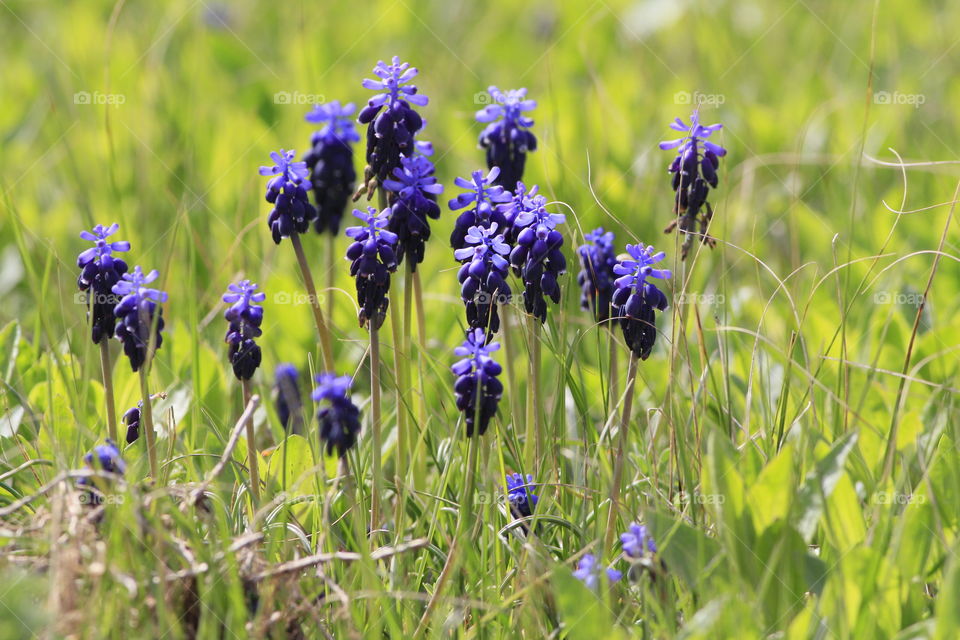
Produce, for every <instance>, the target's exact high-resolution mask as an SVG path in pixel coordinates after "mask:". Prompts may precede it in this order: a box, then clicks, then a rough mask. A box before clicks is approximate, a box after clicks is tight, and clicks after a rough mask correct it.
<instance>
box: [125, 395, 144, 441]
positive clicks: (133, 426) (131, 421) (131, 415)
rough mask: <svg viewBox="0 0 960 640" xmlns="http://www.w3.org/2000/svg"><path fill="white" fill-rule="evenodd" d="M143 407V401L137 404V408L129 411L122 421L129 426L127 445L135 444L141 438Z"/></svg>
mask: <svg viewBox="0 0 960 640" xmlns="http://www.w3.org/2000/svg"><path fill="white" fill-rule="evenodd" d="M141 407H143V401H140V402H138V403H137V406H135V407H131V408H130V409H127V412H126V413H125V414H123V417H122V418H121V420H123V424H125V425H127V444H133V443H134V442H136V441H137V438H139V437H140V409H141Z"/></svg>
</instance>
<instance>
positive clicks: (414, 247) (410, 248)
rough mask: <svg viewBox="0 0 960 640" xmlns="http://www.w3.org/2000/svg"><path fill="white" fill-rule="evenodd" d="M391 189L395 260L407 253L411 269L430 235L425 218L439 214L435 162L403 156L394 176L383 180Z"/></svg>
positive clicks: (420, 257)
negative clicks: (395, 247)
mask: <svg viewBox="0 0 960 640" xmlns="http://www.w3.org/2000/svg"><path fill="white" fill-rule="evenodd" d="M383 187H384V188H385V189H387V190H389V191H390V196H389V202H390V205H391V206H390V222H389V224H388V226H387V228H388V229H389V230H390V231H392V232H393V233H395V234H397V250H396V253H397V264H399V263H401V262H403V259H404V257H405V256H407V257H409V260H410V267H411V270H412V271H416V269H417V265H418V264H420V263H421V262H423V252H424V247H425V245H426V241H427V240H428V239H429V238H430V223H429V222H428V221H427V218H433V219H434V220H436V219H437V218H439V217H440V206H439V205H438V204H437V196H438V195H440V194H441V193H443V185H442V184H437V178H436V176H434V166H433V163H432V162H430V160H429V158H427V157H425V156H423V155H413V156H410V157H406V156H404V157H403V158H401V159H400V166H399V167H396V168H395V169H394V170H393V177H392V178H388V179H386V180H384V181H383Z"/></svg>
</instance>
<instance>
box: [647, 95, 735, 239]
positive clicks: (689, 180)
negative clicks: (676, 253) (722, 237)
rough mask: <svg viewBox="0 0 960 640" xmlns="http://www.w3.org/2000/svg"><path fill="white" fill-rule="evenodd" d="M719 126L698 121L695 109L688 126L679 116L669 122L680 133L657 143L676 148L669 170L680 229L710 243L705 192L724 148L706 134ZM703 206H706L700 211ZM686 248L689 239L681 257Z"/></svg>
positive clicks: (712, 183)
mask: <svg viewBox="0 0 960 640" xmlns="http://www.w3.org/2000/svg"><path fill="white" fill-rule="evenodd" d="M722 127H723V125H722V124H711V125H702V124H700V110H699V109H697V110H695V111H694V112H693V115H691V116H690V125H689V126H688V125H687V124H686V123H685V122H684V121H683V120H681V119H680V118H676V119H675V120H674V121H673V122H671V123H670V128H671V129H673V130H674V131H679V132H681V133H683V134H684V135H683V136H682V137H680V138H676V139H674V140H667V141H665V142H661V143H660V148H661V149H664V150H666V149H676V150H677V155H676V157H675V158H674V159H673V162H671V163H670V168H669V171H670V173H671V174H673V182H672V186H673V190H674V191H676V192H677V196H676V200H675V202H674V213H675V214H676V215H678V216H680V219H679V222H678V223H677V224H679V227H680V231H681V232H682V233H685V234H689V233H694V232H698V233H699V234H700V235H701V242H704V243H706V244H707V245H709V246H713V244H714V241H713V239H712V238H710V237H709V236H708V235H707V233H706V232H707V227H708V225H709V223H710V219H711V218H712V217H713V209H712V208H711V207H710V203H709V202H707V195H708V192H709V190H710V187H712V188H714V189H715V188H716V187H717V181H718V178H717V169H718V168H719V166H720V158H722V157H723V156H725V155H727V150H726V149H724V148H723V147H721V146H720V145H718V144H716V143H714V142H711V141H709V140H707V138H709V137H710V136H711V135H712V134H713V132H714V131H717V130H718V129H720V128H722ZM704 207H705V209H706V210H705V211H703V212H701V209H702V208H704ZM695 224H699V231H697V230H696V229H694V225H695ZM673 226H674V223H671V225H670V226H669V227H667V230H668V231H670V230H672V228H673ZM688 238H689V236H688ZM688 250H689V240H688V241H687V242H685V243H684V247H683V257H686V255H687V251H688Z"/></svg>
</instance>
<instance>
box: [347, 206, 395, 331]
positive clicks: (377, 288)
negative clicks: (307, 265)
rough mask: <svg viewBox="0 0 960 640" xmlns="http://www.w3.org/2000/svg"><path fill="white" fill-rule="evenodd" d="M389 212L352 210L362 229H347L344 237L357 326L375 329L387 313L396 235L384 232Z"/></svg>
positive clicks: (372, 209)
mask: <svg viewBox="0 0 960 640" xmlns="http://www.w3.org/2000/svg"><path fill="white" fill-rule="evenodd" d="M389 213H390V210H389V209H384V210H383V211H382V212H380V213H377V210H376V209H374V208H373V207H369V208H368V209H367V211H366V212H363V211H360V210H359V209H354V211H353V215H354V216H356V217H357V218H359V219H360V220H363V221H364V222H365V223H366V226H358V227H348V228H347V231H346V234H347V236H348V237H350V238H353V242H352V243H351V244H350V246H349V247H348V248H347V259H348V260H350V261H351V262H350V275H351V276H353V277H354V278H356V281H357V301H358V302H359V304H360V313H359V320H360V326H361V327H365V326H368V324H369V327H370V328H373V329H379V328H380V327H381V326H382V325H383V321H384V319H385V318H386V314H387V305H389V303H390V300H389V298H388V297H387V294H388V293H389V292H390V274H391V273H392V272H393V271H396V269H397V256H396V252H395V251H394V245H395V244H396V242H397V234H395V233H393V232H392V231H388V230H387V229H386V227H387V224H388V222H389V221H388V216H389Z"/></svg>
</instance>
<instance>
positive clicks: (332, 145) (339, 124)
mask: <svg viewBox="0 0 960 640" xmlns="http://www.w3.org/2000/svg"><path fill="white" fill-rule="evenodd" d="M353 111H354V105H353V103H352V102H351V103H347V104H345V105H342V106H341V105H340V103H339V102H337V101H336V100H335V101H333V102H330V103H327V104H318V105H316V106H314V108H313V109H312V110H311V111H309V112H308V113H307V115H306V116H305V119H306V121H307V122H311V123H313V124H319V125H322V126H321V128H320V129H318V130H317V131H315V132H314V134H313V137H312V138H311V140H310V151H308V152H307V154H306V155H304V156H303V161H304V163H305V164H306V166H307V169H308V170H309V171H310V174H309V175H310V178H309V181H310V184H311V186H312V187H313V199H314V203H315V204H316V209H317V216H316V217H315V218H314V220H313V228H314V230H316V232H317V233H324V232H329V233H330V234H331V235H334V236H335V235H337V234H338V233H340V221H341V219H342V218H343V212H344V211H345V210H346V208H347V203H348V202H349V200H350V196H351V195H352V193H353V188H354V182H355V181H356V179H357V172H356V171H355V170H354V168H353V146H352V145H353V143H354V142H357V141H358V140H360V135H359V134H358V133H357V131H356V129H355V128H354V126H353V119H352V118H351V115H352V114H353Z"/></svg>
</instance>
